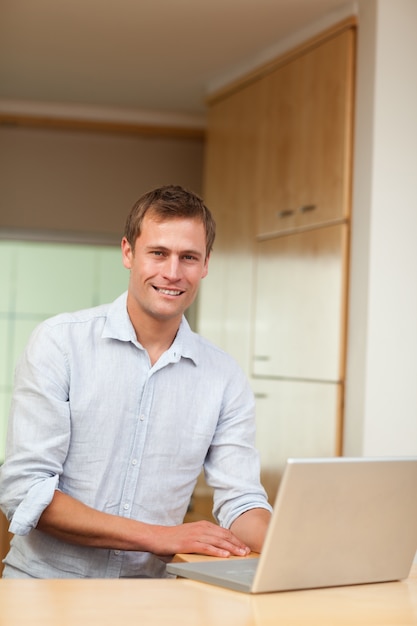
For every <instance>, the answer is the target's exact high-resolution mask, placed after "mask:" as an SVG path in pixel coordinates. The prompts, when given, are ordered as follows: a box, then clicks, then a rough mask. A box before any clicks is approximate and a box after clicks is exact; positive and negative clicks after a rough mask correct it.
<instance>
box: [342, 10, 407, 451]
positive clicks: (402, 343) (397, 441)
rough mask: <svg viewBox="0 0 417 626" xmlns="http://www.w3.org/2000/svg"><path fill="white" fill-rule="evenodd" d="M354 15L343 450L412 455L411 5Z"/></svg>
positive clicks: (366, 11) (365, 11)
mask: <svg viewBox="0 0 417 626" xmlns="http://www.w3.org/2000/svg"><path fill="white" fill-rule="evenodd" d="M358 8H359V42H358V85H357V107H356V109H357V112H356V115H357V120H356V138H355V143H356V147H355V166H354V196H353V221H352V254H351V258H352V261H351V294H350V323H349V337H348V368H347V388H346V411H345V448H344V453H345V454H347V455H354V454H358V455H361V454H364V455H379V454H387V455H397V454H398V455H406V454H417V242H416V236H417V113H416V112H417V72H416V65H415V63H416V59H417V2H416V0H396V1H395V2H393V1H392V0H360V1H359V3H358Z"/></svg>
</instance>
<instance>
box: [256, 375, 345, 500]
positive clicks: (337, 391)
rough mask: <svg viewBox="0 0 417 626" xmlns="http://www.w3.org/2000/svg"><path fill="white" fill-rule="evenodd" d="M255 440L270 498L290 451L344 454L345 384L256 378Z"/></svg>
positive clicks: (294, 453) (309, 454) (307, 454)
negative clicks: (342, 417)
mask: <svg viewBox="0 0 417 626" xmlns="http://www.w3.org/2000/svg"><path fill="white" fill-rule="evenodd" d="M252 388H253V391H254V393H255V399H256V445H257V448H258V450H259V454H260V459H261V474H262V481H263V484H264V487H265V489H266V490H267V492H268V496H269V498H270V499H273V498H274V497H275V493H276V490H277V488H278V484H279V481H280V478H281V475H282V472H283V470H284V466H285V463H286V461H287V459H288V458H291V457H300V458H302V457H329V456H335V455H338V454H340V428H341V402H342V385H341V384H340V383H331V384H327V383H320V382H304V381H288V380H287V381H285V380H268V379H253V380H252Z"/></svg>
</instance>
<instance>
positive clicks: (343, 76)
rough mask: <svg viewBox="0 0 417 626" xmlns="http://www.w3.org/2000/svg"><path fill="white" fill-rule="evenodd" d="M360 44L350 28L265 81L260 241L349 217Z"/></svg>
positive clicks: (259, 175)
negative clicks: (356, 57) (356, 54)
mask: <svg viewBox="0 0 417 626" xmlns="http://www.w3.org/2000/svg"><path fill="white" fill-rule="evenodd" d="M354 42H355V32H354V30H353V29H348V30H345V31H344V32H342V33H340V34H337V35H335V36H333V37H331V38H329V39H328V40H326V41H324V42H323V43H320V45H317V46H315V47H313V48H312V49H310V50H308V51H306V52H304V53H303V54H299V55H298V56H296V57H295V58H294V59H292V60H290V61H289V62H287V63H284V64H283V65H281V66H279V67H278V68H277V69H276V70H275V71H274V72H272V73H271V74H269V75H268V76H266V77H264V78H263V79H262V80H261V81H260V84H259V89H260V91H261V98H262V101H263V116H262V125H261V132H260V138H259V141H260V144H259V160H258V164H257V173H256V181H255V182H256V187H257V198H258V203H257V234H258V235H264V234H271V233H276V232H280V231H282V230H288V229H293V228H298V227H308V226H311V225H313V224H319V223H326V222H328V221H331V220H335V219H344V218H347V217H348V215H349V209H350V177H349V169H350V161H351V136H352V126H353V116H352V106H353V104H352V103H353V89H354V75H353V70H354V54H353V50H354Z"/></svg>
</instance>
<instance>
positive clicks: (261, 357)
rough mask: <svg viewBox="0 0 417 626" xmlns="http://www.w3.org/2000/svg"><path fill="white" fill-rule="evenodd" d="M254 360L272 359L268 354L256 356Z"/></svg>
mask: <svg viewBox="0 0 417 626" xmlns="http://www.w3.org/2000/svg"><path fill="white" fill-rule="evenodd" d="M253 358H254V359H255V361H269V359H270V358H271V357H270V356H268V355H267V354H255V356H254V357H253Z"/></svg>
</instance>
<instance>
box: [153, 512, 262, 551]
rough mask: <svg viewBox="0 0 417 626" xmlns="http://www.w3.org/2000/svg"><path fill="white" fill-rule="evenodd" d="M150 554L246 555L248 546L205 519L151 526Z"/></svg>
mask: <svg viewBox="0 0 417 626" xmlns="http://www.w3.org/2000/svg"><path fill="white" fill-rule="evenodd" d="M154 538H155V547H154V548H153V549H152V552H153V553H154V554H158V555H161V556H162V555H172V554H178V553H182V554H204V555H207V556H217V557H223V558H226V557H229V556H231V555H233V556H246V555H247V554H249V552H250V548H248V546H246V545H245V544H244V543H242V541H240V539H238V538H237V537H236V535H234V534H233V533H232V532H231V531H230V530H227V529H225V528H221V527H220V526H217V525H216V524H213V523H211V522H207V521H204V520H202V521H199V522H189V523H187V524H181V525H179V526H155V527H154Z"/></svg>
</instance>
